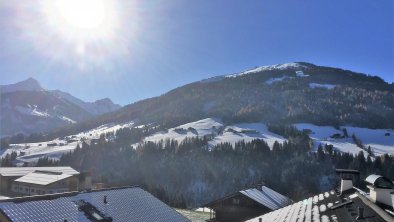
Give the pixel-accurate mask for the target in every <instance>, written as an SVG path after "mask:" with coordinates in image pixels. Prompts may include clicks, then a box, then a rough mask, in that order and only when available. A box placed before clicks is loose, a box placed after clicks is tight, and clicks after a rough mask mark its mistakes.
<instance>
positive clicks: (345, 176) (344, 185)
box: [336, 169, 360, 194]
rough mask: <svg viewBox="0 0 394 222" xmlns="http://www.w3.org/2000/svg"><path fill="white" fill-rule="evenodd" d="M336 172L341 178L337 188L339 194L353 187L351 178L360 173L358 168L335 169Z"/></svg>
mask: <svg viewBox="0 0 394 222" xmlns="http://www.w3.org/2000/svg"><path fill="white" fill-rule="evenodd" d="M336 173H337V174H339V176H340V178H341V186H340V188H339V191H340V193H341V194H343V192H345V191H348V190H351V189H353V179H354V178H355V176H358V175H359V174H360V172H359V171H358V170H350V169H336Z"/></svg>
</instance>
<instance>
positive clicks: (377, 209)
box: [356, 192, 394, 222]
mask: <svg viewBox="0 0 394 222" xmlns="http://www.w3.org/2000/svg"><path fill="white" fill-rule="evenodd" d="M356 194H357V196H358V197H359V198H360V199H361V201H362V202H363V203H364V204H365V205H367V206H368V207H369V208H371V210H373V211H375V213H376V214H377V215H379V216H380V217H381V218H382V219H383V220H385V221H387V222H393V221H394V217H392V216H390V215H389V214H388V213H386V212H385V211H384V210H383V209H382V208H380V207H378V206H377V205H376V204H374V203H372V202H371V201H370V200H368V198H367V197H365V196H364V195H362V194H360V193H359V192H356Z"/></svg>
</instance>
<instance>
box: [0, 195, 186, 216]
mask: <svg viewBox="0 0 394 222" xmlns="http://www.w3.org/2000/svg"><path fill="white" fill-rule="evenodd" d="M86 207H87V209H88V210H85V209H86ZM0 211H1V212H2V213H3V214H5V215H6V217H8V219H10V220H11V221H14V222H35V221H65V220H67V221H68V222H71V221H81V222H90V221H97V220H95V218H104V219H103V220H98V221H117V222H132V221H173V222H178V221H179V222H184V221H189V220H188V219H187V218H185V217H184V216H182V215H181V214H180V213H178V212H176V211H175V210H173V209H172V208H170V207H169V206H167V205H166V204H164V203H163V202H161V201H160V200H158V199H157V198H155V197H154V196H152V195H151V194H150V193H148V192H146V191H144V190H143V189H141V188H139V187H125V188H113V189H105V190H97V191H91V192H85V193H84V192H71V193H65V194H55V195H44V196H32V197H23V198H14V199H10V200H6V201H0ZM92 211H94V212H93V213H92ZM106 218H107V219H106Z"/></svg>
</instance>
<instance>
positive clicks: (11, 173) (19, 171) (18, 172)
mask: <svg viewBox="0 0 394 222" xmlns="http://www.w3.org/2000/svg"><path fill="white" fill-rule="evenodd" d="M37 170H41V171H50V172H61V173H64V174H69V175H76V174H79V172H78V171H76V170H74V169H73V168H71V167H68V166H66V167H0V175H1V176H3V177H21V176H24V175H26V174H28V173H31V172H34V171H37Z"/></svg>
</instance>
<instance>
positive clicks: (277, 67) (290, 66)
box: [225, 62, 307, 78]
mask: <svg viewBox="0 0 394 222" xmlns="http://www.w3.org/2000/svg"><path fill="white" fill-rule="evenodd" d="M301 68H307V66H304V65H301V64H299V63H296V62H291V63H285V64H276V65H270V66H261V67H258V68H254V69H251V70H248V71H245V72H241V73H236V74H231V75H226V76H225V77H227V78H235V77H238V76H243V75H247V74H252V73H258V72H262V71H271V70H287V69H301Z"/></svg>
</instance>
